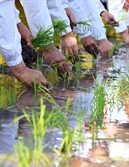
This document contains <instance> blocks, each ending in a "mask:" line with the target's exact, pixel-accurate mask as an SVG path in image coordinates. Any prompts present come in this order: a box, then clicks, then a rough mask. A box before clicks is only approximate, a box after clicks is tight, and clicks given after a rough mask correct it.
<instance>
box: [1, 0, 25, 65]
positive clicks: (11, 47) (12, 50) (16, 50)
mask: <svg viewBox="0 0 129 167" xmlns="http://www.w3.org/2000/svg"><path fill="white" fill-rule="evenodd" d="M17 15H18V12H17V11H16V9H15V7H14V0H11V1H10V0H0V53H1V54H2V56H3V58H4V59H5V61H6V63H7V65H8V66H16V65H18V64H19V63H20V62H21V61H22V56H21V43H20V41H21V36H20V34H19V32H18V29H17V23H18V22H19V21H20V20H19V19H18V16H17Z"/></svg>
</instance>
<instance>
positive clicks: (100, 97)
mask: <svg viewBox="0 0 129 167" xmlns="http://www.w3.org/2000/svg"><path fill="white" fill-rule="evenodd" d="M106 95H107V94H106V91H105V87H104V85H102V84H98V86H97V87H96V88H95V89H94V97H93V101H92V102H93V106H91V115H90V121H91V123H92V125H91V128H93V129H94V128H95V127H97V128H102V122H103V116H104V106H105V105H106Z"/></svg>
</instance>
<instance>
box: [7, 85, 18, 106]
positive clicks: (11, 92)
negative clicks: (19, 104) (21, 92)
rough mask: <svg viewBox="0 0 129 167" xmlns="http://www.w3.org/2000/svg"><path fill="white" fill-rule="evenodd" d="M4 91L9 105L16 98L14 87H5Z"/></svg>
mask: <svg viewBox="0 0 129 167" xmlns="http://www.w3.org/2000/svg"><path fill="white" fill-rule="evenodd" d="M5 93H6V94H7V100H8V104H9V105H12V104H14V103H15V102H16V100H17V92H16V90H15V88H11V87H9V88H8V89H6V92H5Z"/></svg>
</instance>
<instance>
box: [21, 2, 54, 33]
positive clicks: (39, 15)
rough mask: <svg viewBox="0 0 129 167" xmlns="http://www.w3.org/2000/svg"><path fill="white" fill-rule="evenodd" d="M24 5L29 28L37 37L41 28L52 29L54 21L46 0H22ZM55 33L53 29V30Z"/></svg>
mask: <svg viewBox="0 0 129 167" xmlns="http://www.w3.org/2000/svg"><path fill="white" fill-rule="evenodd" d="M20 1H21V4H22V5H23V8H24V11H25V15H26V18H27V22H28V25H29V28H30V30H31V32H32V34H33V36H36V34H37V33H38V31H39V30H40V28H43V29H48V28H50V27H52V21H51V17H50V13H49V10H48V8H47V2H46V0H20ZM52 32H53V29H52Z"/></svg>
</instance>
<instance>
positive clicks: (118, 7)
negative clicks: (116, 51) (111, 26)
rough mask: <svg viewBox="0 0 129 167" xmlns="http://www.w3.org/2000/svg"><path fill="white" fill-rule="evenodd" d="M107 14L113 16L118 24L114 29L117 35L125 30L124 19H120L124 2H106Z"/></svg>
mask: <svg viewBox="0 0 129 167" xmlns="http://www.w3.org/2000/svg"><path fill="white" fill-rule="evenodd" d="M108 4H109V5H108V7H109V12H110V13H111V14H113V15H114V17H115V19H116V21H117V22H119V27H115V30H116V32H117V33H121V32H123V31H125V30H126V29H127V24H126V19H121V17H122V14H123V12H124V10H123V8H122V7H123V4H124V0H117V1H113V0H108Z"/></svg>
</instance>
